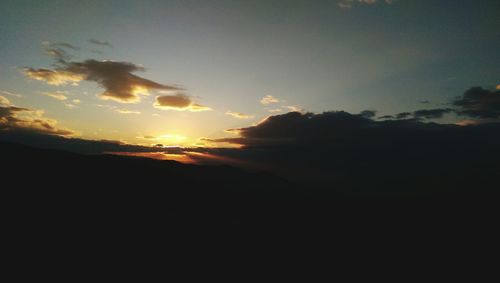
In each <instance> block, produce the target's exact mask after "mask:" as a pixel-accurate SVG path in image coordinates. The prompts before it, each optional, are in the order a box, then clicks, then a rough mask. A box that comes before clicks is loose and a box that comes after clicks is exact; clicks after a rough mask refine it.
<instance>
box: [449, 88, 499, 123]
mask: <svg viewBox="0 0 500 283" xmlns="http://www.w3.org/2000/svg"><path fill="white" fill-rule="evenodd" d="M453 105H454V106H455V107H457V109H456V111H457V113H458V114H459V115H463V116H469V117H473V118H480V119H489V118H495V119H498V118H500V90H498V89H497V90H487V89H483V88H481V87H473V88H471V89H469V90H467V91H466V92H465V93H464V94H463V96H462V97H460V98H457V99H456V100H455V101H453Z"/></svg>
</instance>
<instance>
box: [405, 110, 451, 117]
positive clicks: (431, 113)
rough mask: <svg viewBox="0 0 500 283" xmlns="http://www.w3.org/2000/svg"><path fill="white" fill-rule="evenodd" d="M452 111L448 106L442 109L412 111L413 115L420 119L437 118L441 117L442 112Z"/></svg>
mask: <svg viewBox="0 0 500 283" xmlns="http://www.w3.org/2000/svg"><path fill="white" fill-rule="evenodd" d="M451 112H453V110H452V109H450V108H444V109H423V110H417V111H415V112H413V117H415V118H417V119H420V118H425V119H439V118H443V116H444V114H447V113H451Z"/></svg>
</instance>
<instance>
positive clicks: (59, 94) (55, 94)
mask: <svg viewBox="0 0 500 283" xmlns="http://www.w3.org/2000/svg"><path fill="white" fill-rule="evenodd" d="M40 94H43V95H45V96H49V97H52V98H54V99H57V100H61V101H62V100H67V99H68V97H67V96H66V94H68V92H67V91H52V92H40Z"/></svg>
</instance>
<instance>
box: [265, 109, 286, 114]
mask: <svg viewBox="0 0 500 283" xmlns="http://www.w3.org/2000/svg"><path fill="white" fill-rule="evenodd" d="M268 111H269V112H270V113H279V112H283V109H281V108H275V109H269V110H268Z"/></svg>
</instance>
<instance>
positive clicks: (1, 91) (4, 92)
mask: <svg viewBox="0 0 500 283" xmlns="http://www.w3.org/2000/svg"><path fill="white" fill-rule="evenodd" d="M0 93H1V94H5V95H9V96H13V97H17V98H21V97H23V96H22V95H20V94H18V93H13V92H10V91H6V90H0Z"/></svg>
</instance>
